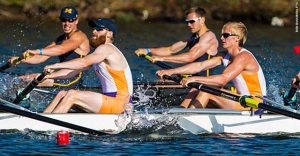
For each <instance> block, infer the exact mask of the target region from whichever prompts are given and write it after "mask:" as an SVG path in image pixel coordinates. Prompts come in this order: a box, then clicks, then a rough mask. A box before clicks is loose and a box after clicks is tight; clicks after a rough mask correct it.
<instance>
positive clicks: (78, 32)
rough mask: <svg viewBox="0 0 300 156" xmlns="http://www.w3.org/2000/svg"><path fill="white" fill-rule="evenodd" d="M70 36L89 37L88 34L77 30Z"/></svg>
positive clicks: (74, 37) (76, 37)
mask: <svg viewBox="0 0 300 156" xmlns="http://www.w3.org/2000/svg"><path fill="white" fill-rule="evenodd" d="M70 38H72V39H87V36H86V34H85V33H84V32H82V31H77V32H75V33H74V34H73V35H72V36H71V37H70Z"/></svg>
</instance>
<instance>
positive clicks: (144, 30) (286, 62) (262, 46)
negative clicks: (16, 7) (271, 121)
mask: <svg viewBox="0 0 300 156" xmlns="http://www.w3.org/2000/svg"><path fill="white" fill-rule="evenodd" d="M81 23H82V24H81V25H80V29H81V30H83V31H85V32H87V34H88V35H89V34H90V29H89V28H87V26H86V23H87V22H86V21H81ZM222 24H223V23H222V22H212V23H209V24H208V26H209V28H210V29H211V30H212V31H214V32H216V34H217V35H218V36H220V31H221V27H222ZM246 25H247V27H248V30H249V35H248V36H249V37H248V40H247V43H246V46H245V47H246V48H247V49H249V50H250V51H252V52H253V53H254V55H255V56H256V57H257V59H258V61H259V62H260V64H261V66H262V68H263V70H264V72H265V76H266V79H267V88H268V97H269V98H270V99H273V100H275V101H278V102H282V100H281V97H280V92H281V91H282V90H287V89H288V87H289V82H290V79H291V78H292V77H293V76H294V75H295V74H296V73H297V72H298V71H299V70H300V61H299V59H300V57H299V55H295V54H294V53H293V47H294V46H295V45H300V42H299V41H300V37H299V33H296V32H295V28H294V27H271V26H266V25H260V24H253V23H246ZM0 30H2V31H0V52H1V54H2V55H1V57H0V58H1V59H0V62H2V63H4V62H5V60H7V58H9V57H10V56H13V55H20V53H21V52H22V51H24V50H26V49H36V48H40V47H43V46H45V45H46V44H48V43H50V41H52V40H53V39H54V38H55V37H56V36H57V35H58V34H60V33H61V28H60V24H59V23H58V22H47V20H40V21H26V22H22V21H1V23H0ZM188 33H189V32H188V30H187V29H186V27H185V25H184V24H178V23H177V24H175V23H150V22H147V23H118V34H117V38H116V41H117V46H118V47H119V48H120V49H121V50H122V51H123V53H124V54H125V56H126V57H127V59H128V61H129V64H130V66H131V69H132V71H133V78H134V81H135V82H137V81H140V82H153V81H155V80H157V78H156V77H155V76H154V73H155V71H156V70H157V69H159V68H158V67H156V66H155V65H152V64H150V63H149V62H147V61H145V60H143V59H141V58H138V57H136V56H135V55H134V54H133V52H134V50H135V49H137V48H138V47H157V46H164V45H165V46H167V45H169V44H171V43H173V42H175V41H177V40H178V39H184V38H185V37H186V36H187V35H188ZM56 61H57V60H56V59H51V60H49V61H48V62H47V63H53V62H56ZM43 66H44V65H37V66H36V65H19V66H18V67H16V68H12V69H10V70H8V72H11V73H14V74H24V73H32V72H41V71H42V69H43ZM12 77H14V76H12V74H1V78H0V79H1V84H0V85H1V91H2V92H3V91H5V90H6V89H11V88H13V87H14V86H15V84H18V82H19V81H18V80H16V79H12ZM84 84H85V85H88V86H98V81H97V79H96V78H95V77H94V74H93V72H92V71H89V72H87V73H86V75H85V78H84ZM1 94H2V93H1ZM8 95H9V94H8ZM40 96H42V97H43V98H47V95H40ZM298 141H300V139H299V134H288V135H287V134H270V135H252V134H249V135H233V134H218V135H217V134H212V135H193V134H190V133H188V132H184V131H182V130H180V129H179V128H178V127H177V125H168V126H161V125H155V126H153V127H151V128H150V129H149V128H147V129H143V128H142V129H139V130H131V131H126V132H124V133H122V134H119V135H105V136H101V137H94V136H84V135H72V136H71V144H70V145H68V146H58V145H56V140H55V134H40V133H37V132H31V131H24V132H1V133H0V153H1V154H4V155H71V154H73V155H100V154H101V155H102V154H103V155H128V154H130V155H142V154H149V155H198V154H205V155H248V154H251V155H256V154H264V155H270V154H279V155H297V154H298V153H299V152H298V151H299V149H300V144H299V143H298Z"/></svg>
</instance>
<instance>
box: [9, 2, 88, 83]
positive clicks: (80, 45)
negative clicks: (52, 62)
mask: <svg viewBox="0 0 300 156" xmlns="http://www.w3.org/2000/svg"><path fill="white" fill-rule="evenodd" d="M78 18H79V17H78V12H77V10H76V9H75V8H74V7H72V6H66V7H64V8H62V9H61V13H60V16H59V19H60V21H61V25H62V30H63V34H61V35H59V36H58V37H57V38H56V39H55V40H54V41H52V42H51V44H49V45H47V46H46V47H44V48H38V49H34V50H26V51H25V52H24V53H23V56H24V57H23V59H20V58H19V57H12V58H10V59H9V62H10V64H16V62H17V63H26V64H41V63H43V62H46V61H47V60H48V59H49V58H51V57H54V56H57V57H59V61H60V62H64V61H69V60H72V59H75V58H80V57H83V56H85V55H87V54H88V53H89V51H90V46H89V40H88V38H87V36H86V35H85V33H84V32H82V31H80V30H79V29H78V27H77V25H78V22H79V19H78ZM25 56H26V57H25ZM27 56H30V57H27ZM16 60H17V61H16ZM37 76H38V74H37V73H34V74H29V75H23V76H20V78H22V79H25V80H33V79H34V78H36V77H37ZM74 76H76V78H74V79H72V80H71V79H68V81H69V83H68V84H63V83H61V82H59V81H60V80H59V79H66V78H71V77H74ZM81 76H82V74H81V73H75V72H74V71H73V70H69V69H64V70H60V71H56V72H54V73H51V74H49V75H47V77H46V78H47V80H45V81H43V82H41V83H40V84H39V86H70V85H72V84H74V83H76V82H78V81H79V80H80V79H81ZM54 79H55V81H54Z"/></svg>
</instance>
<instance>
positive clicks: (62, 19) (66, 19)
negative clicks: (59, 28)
mask: <svg viewBox="0 0 300 156" xmlns="http://www.w3.org/2000/svg"><path fill="white" fill-rule="evenodd" d="M76 20H77V18H73V19H68V18H61V19H60V21H61V22H67V21H68V22H69V23H73V22H74V21H76Z"/></svg>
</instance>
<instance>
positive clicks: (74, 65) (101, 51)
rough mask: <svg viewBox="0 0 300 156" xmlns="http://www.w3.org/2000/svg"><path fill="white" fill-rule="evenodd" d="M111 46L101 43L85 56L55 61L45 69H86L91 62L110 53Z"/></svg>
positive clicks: (101, 58)
mask: <svg viewBox="0 0 300 156" xmlns="http://www.w3.org/2000/svg"><path fill="white" fill-rule="evenodd" d="M111 48H112V47H111V46H108V45H102V46H100V47H98V48H97V49H96V50H95V51H94V52H93V53H91V54H89V55H87V56H85V57H84V58H77V59H73V60H70V61H67V62H62V63H56V64H53V65H49V66H46V67H45V69H70V70H82V69H86V68H87V67H89V66H90V65H92V64H96V63H100V62H102V61H103V60H104V59H105V58H107V57H108V56H109V55H111V54H112V49H111Z"/></svg>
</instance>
